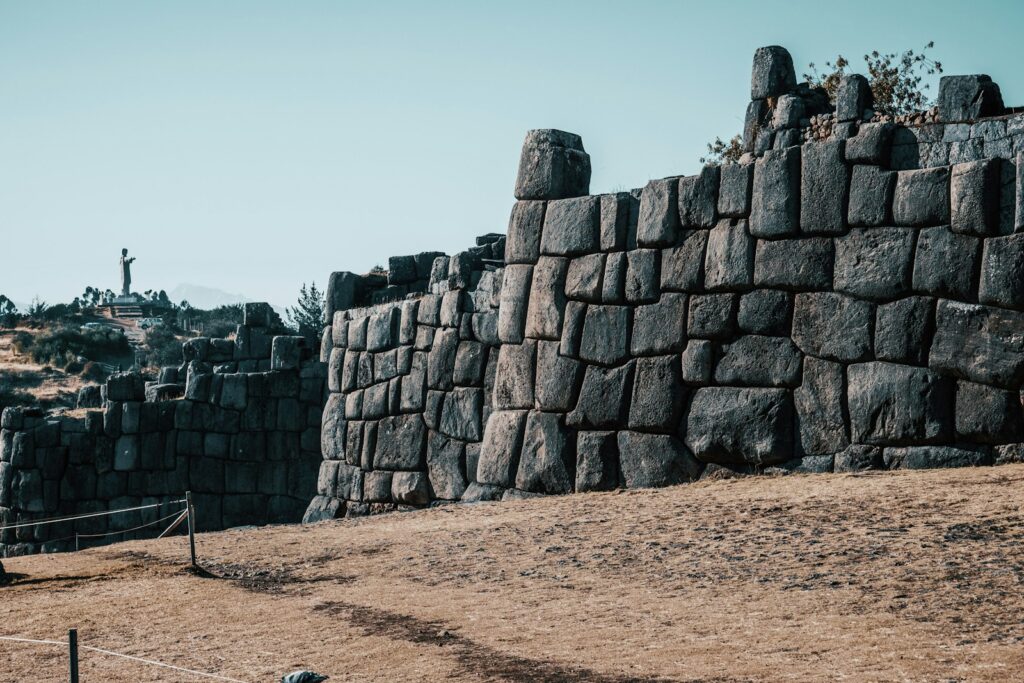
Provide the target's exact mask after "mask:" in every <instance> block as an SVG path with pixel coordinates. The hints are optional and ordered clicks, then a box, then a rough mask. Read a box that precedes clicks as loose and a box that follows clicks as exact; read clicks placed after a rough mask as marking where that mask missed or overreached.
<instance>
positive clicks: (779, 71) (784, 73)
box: [750, 45, 796, 100]
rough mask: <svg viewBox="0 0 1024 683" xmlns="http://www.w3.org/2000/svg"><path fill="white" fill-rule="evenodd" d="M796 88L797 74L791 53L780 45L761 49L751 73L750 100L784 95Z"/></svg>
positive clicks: (756, 55) (755, 55) (755, 56)
mask: <svg viewBox="0 0 1024 683" xmlns="http://www.w3.org/2000/svg"><path fill="white" fill-rule="evenodd" d="M795 87H796V72H795V71H794V70H793V58H792V57H791V56H790V54H789V51H788V50H787V49H786V48H784V47H780V46H778V45H769V46H767V47H759V48H757V51H756V52H755V53H754V66H753V68H752V69H751V73H750V99H752V100H759V99H764V98H766V97H775V96H776V95H783V94H785V93H787V92H789V91H790V90H792V89H793V88H795Z"/></svg>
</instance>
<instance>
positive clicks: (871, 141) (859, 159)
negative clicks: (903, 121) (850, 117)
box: [846, 123, 896, 173]
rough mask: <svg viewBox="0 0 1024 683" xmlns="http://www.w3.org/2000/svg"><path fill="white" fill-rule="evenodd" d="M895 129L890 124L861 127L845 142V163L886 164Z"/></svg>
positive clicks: (864, 125) (868, 124)
mask: <svg viewBox="0 0 1024 683" xmlns="http://www.w3.org/2000/svg"><path fill="white" fill-rule="evenodd" d="M895 128H896V127H895V126H894V125H893V124H891V123H865V124H863V125H861V126H860V128H858V129H857V134H856V135H855V136H853V137H852V138H850V139H848V140H847V141H846V161H847V162H849V163H851V164H886V163H888V161H889V154H890V149H891V146H892V135H893V131H894V130H895ZM854 173H856V171H854Z"/></svg>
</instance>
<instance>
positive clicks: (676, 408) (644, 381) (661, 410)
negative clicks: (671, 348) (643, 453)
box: [628, 356, 684, 433]
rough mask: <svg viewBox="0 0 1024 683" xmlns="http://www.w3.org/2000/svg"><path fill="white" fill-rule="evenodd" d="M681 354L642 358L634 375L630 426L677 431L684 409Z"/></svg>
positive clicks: (632, 427)
mask: <svg viewBox="0 0 1024 683" xmlns="http://www.w3.org/2000/svg"><path fill="white" fill-rule="evenodd" d="M683 398H684V392H683V383H682V378H681V376H680V368H679V358H678V356H658V357H655V358H640V359H638V360H637V361H636V372H635V374H634V377H633V400H632V402H631V404H630V407H629V422H628V424H629V428H630V429H636V430H639V431H656V432H666V433H675V432H676V431H677V429H678V426H679V419H680V417H681V415H682V410H683Z"/></svg>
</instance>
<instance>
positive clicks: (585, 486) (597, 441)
mask: <svg viewBox="0 0 1024 683" xmlns="http://www.w3.org/2000/svg"><path fill="white" fill-rule="evenodd" d="M618 483H619V448H618V442H617V440H616V438H615V432H579V434H578V435H577V436H576V491H577V492H578V493H583V492H585V491H609V490H611V489H613V488H615V487H616V486H618Z"/></svg>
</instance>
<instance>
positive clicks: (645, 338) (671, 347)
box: [630, 292, 686, 356]
mask: <svg viewBox="0 0 1024 683" xmlns="http://www.w3.org/2000/svg"><path fill="white" fill-rule="evenodd" d="M685 343H686V295H685V294H674V293H671V292H666V293H664V294H662V295H661V298H660V299H659V300H658V302H657V303H654V304H649V305H647V306H637V307H636V309H635V310H634V312H633V334H632V335H631V340H630V350H631V352H632V354H633V355H634V356H649V355H654V354H662V353H671V352H673V351H681V350H682V348H683V346H684V344H685Z"/></svg>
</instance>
